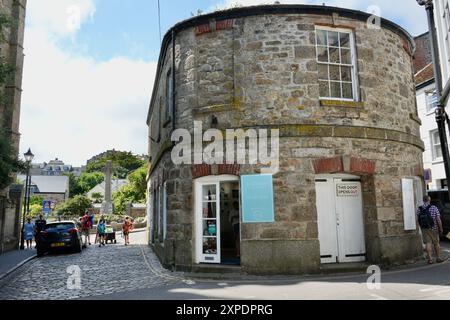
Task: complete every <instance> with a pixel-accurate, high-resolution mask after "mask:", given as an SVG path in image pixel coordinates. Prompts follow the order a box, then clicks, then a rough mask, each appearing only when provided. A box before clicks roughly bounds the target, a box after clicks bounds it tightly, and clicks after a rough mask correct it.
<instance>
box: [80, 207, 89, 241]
mask: <svg viewBox="0 0 450 320" xmlns="http://www.w3.org/2000/svg"><path fill="white" fill-rule="evenodd" d="M91 228H92V225H91V218H90V216H89V214H88V212H87V211H86V212H85V213H84V216H83V217H82V218H81V234H82V236H84V242H83V243H84V246H85V247H87V244H88V243H89V245H91V237H90V231H91Z"/></svg>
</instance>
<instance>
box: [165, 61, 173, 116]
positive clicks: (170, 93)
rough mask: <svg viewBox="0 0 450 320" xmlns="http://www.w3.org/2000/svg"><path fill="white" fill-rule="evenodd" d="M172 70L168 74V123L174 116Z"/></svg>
mask: <svg viewBox="0 0 450 320" xmlns="http://www.w3.org/2000/svg"><path fill="white" fill-rule="evenodd" d="M172 77H173V74H172V69H170V70H169V71H168V72H167V77H166V109H165V110H166V112H165V120H164V121H168V120H169V119H170V117H171V114H172V104H173V81H172Z"/></svg>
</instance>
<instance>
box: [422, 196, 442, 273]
mask: <svg viewBox="0 0 450 320" xmlns="http://www.w3.org/2000/svg"><path fill="white" fill-rule="evenodd" d="M417 221H418V223H419V226H420V229H421V230H422V237H423V242H424V243H425V244H426V248H427V256H428V263H429V264H432V263H433V258H432V251H433V249H432V246H434V251H435V253H436V262H437V263H441V262H443V261H444V260H442V259H441V248H440V246H439V237H440V236H441V235H442V233H443V229H442V221H441V215H440V213H439V209H438V208H437V207H436V206H434V205H432V204H431V198H430V197H429V196H424V197H423V205H421V206H420V207H419V208H418V209H417Z"/></svg>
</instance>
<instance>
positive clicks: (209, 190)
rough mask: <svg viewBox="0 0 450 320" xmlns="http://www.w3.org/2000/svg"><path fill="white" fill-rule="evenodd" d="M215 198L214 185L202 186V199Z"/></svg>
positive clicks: (209, 199) (210, 199)
mask: <svg viewBox="0 0 450 320" xmlns="http://www.w3.org/2000/svg"><path fill="white" fill-rule="evenodd" d="M212 200H216V186H215V185H210V186H203V201H212Z"/></svg>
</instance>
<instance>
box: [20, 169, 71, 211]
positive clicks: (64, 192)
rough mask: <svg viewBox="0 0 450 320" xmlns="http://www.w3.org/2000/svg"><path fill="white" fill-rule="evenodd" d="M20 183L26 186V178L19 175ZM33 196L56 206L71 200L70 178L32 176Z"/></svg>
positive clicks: (31, 187) (31, 188)
mask: <svg viewBox="0 0 450 320" xmlns="http://www.w3.org/2000/svg"><path fill="white" fill-rule="evenodd" d="M17 179H18V180H19V181H21V182H22V183H24V184H25V176H24V175H19V176H18V177H17ZM30 190H31V195H32V196H38V197H43V198H44V199H43V200H45V201H52V202H54V203H56V204H58V203H62V202H65V201H66V200H68V199H69V177H67V176H31V186H30Z"/></svg>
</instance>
